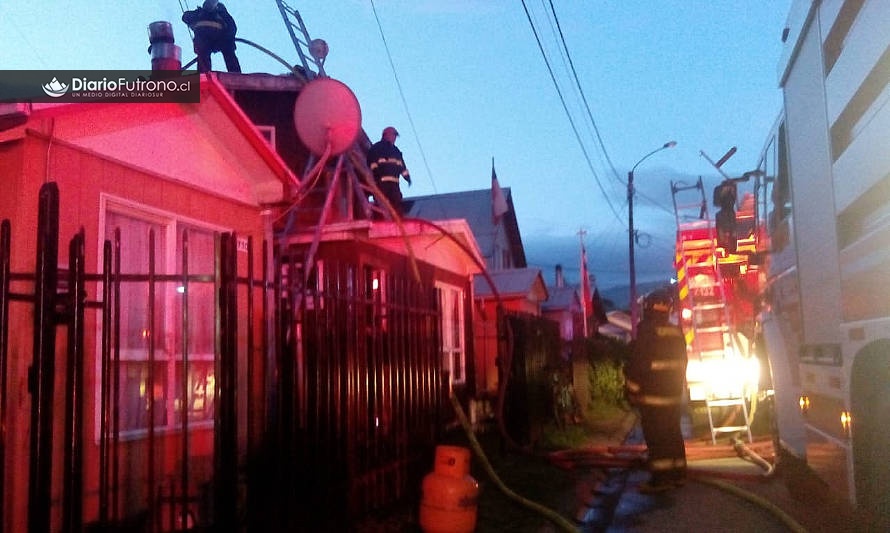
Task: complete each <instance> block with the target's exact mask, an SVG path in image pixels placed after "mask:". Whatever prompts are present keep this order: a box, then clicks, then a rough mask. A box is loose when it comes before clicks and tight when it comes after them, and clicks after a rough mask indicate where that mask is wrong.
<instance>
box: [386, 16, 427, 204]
mask: <svg viewBox="0 0 890 533" xmlns="http://www.w3.org/2000/svg"><path fill="white" fill-rule="evenodd" d="M371 10H372V11H373V12H374V20H376V21H377V29H378V30H379V31H380V39H381V40H382V41H383V48H384V49H385V50H386V57H387V59H388V60H389V66H390V68H391V69H392V76H393V79H394V80H395V82H396V86H397V87H398V89H399V97H401V99H402V105H403V106H404V108H405V115H407V117H408V123H409V124H410V125H411V131H412V132H413V133H414V139H415V141H416V142H417V148H418V149H419V150H420V157H421V159H422V160H423V165H424V167H425V168H426V172H427V174H428V175H429V177H430V184H431V185H432V186H433V191H434V192H435V193H436V194H439V191H438V190H437V188H436V182H435V180H434V179H433V172H432V170H430V165H429V162H428V161H427V158H426V153H425V152H424V150H423V144H421V142H420V136H419V135H417V128H416V127H415V126H414V118H412V116H411V110H410V109H409V107H408V101H407V100H406V99H405V91H404V90H403V89H402V82H401V81H400V80H399V73H398V72H397V71H396V65H395V63H394V62H393V59H392V54H391V53H390V51H389V44H388V43H387V41H386V34H385V33H384V32H383V25H382V24H381V23H380V17H379V16H378V15H377V6H376V5H374V0H371Z"/></svg>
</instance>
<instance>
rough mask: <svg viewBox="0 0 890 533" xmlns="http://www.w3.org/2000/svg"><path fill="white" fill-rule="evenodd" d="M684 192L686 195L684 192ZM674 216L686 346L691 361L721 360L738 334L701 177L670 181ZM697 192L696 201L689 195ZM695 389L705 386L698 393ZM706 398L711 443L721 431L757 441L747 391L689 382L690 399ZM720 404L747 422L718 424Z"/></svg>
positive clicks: (695, 194)
mask: <svg viewBox="0 0 890 533" xmlns="http://www.w3.org/2000/svg"><path fill="white" fill-rule="evenodd" d="M684 193H685V194H684ZM671 195H672V196H673V204H674V214H675V216H676V220H677V254H676V258H675V260H676V263H677V264H676V270H677V281H678V284H679V297H680V304H681V307H682V308H684V309H689V310H690V311H691V312H692V317H691V320H689V321H688V326H687V327H686V328H685V331H684V335H685V337H686V346H687V350H689V357H690V359H691V360H693V359H697V360H698V362H701V363H704V364H707V362H708V361H711V362H713V361H714V360H722V359H724V358H725V357H726V350H727V348H728V347H731V346H733V342H734V340H733V332H732V330H731V322H730V315H729V309H728V306H727V302H726V292H725V286H724V283H723V276H722V273H721V272H720V265H719V261H718V250H717V243H716V230H715V227H714V225H713V222H712V221H711V219H710V216H709V215H708V202H707V200H706V198H705V192H704V186H703V184H702V179H701V177H699V178H698V181H697V182H696V183H695V184H694V185H688V184H683V183H674V182H672V183H671ZM691 195H694V199H693V200H689V196H691ZM693 387H704V389H703V390H700V391H697V392H693V391H692V388H693ZM699 394H701V399H703V400H704V402H705V406H706V409H707V412H708V424H709V426H710V430H711V442H712V443H716V439H717V435H718V434H721V433H732V432H738V431H745V432H747V434H748V441H749V442H750V441H752V440H753V439H752V436H751V427H750V420H749V417H748V407H747V405H746V401H745V391H721V390H715V389H714V388H712V387H710V386H708V385H707V384H692V383H690V397H691V399H698V398H697V397H698V395H699ZM721 407H738V408H739V409H740V411H741V414H742V417H743V418H742V421H743V423H742V424H738V425H720V422H719V421H718V423H717V425H715V420H714V413H713V411H714V410H716V409H719V408H721Z"/></svg>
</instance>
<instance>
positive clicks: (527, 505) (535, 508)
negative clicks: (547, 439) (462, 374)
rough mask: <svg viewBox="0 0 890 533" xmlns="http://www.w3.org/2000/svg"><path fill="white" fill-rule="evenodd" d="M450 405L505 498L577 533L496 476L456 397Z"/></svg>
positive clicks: (542, 506)
mask: <svg viewBox="0 0 890 533" xmlns="http://www.w3.org/2000/svg"><path fill="white" fill-rule="evenodd" d="M451 405H452V406H454V411H455V413H457V418H458V420H460V424H461V426H463V428H464V432H465V433H466V434H467V438H468V439H469V441H470V446H471V447H472V449H473V452H474V453H475V454H476V457H477V458H478V459H479V462H480V463H481V464H482V468H483V469H484V470H485V473H486V474H488V477H490V478H491V480H492V481H493V482H494V484H495V486H497V488H498V489H499V490H500V491H501V492H502V493H504V495H505V496H507V497H508V498H510V499H511V500H513V501H514V502H516V503H518V504H520V505H522V506H523V507H525V508H526V509H530V510H532V511H534V512H536V513H539V514H541V515H543V516H544V518H546V519H547V520H549V521H550V522H552V523H553V525H555V526H557V527H559V528H560V529H561V530H562V531H567V532H570V533H577V531H578V528H577V527H576V526H575V525H574V524H573V523H571V522H570V521H569V520H567V519H566V518H565V517H563V516H562V515H561V514H559V513H557V512H556V511H554V510H553V509H550V508H549V507H547V506H545V505H541V504H540V503H537V502H535V501H532V500H529V499H527V498H524V497H522V496H520V495H519V494H516V493H515V492H513V490H511V489H510V488H509V487H508V486H507V485H505V484H504V482H503V481H502V480H501V478H500V477H499V476H498V474H497V472H495V471H494V467H492V466H491V463H490V462H489V461H488V457H487V456H486V455H485V451H484V450H483V449H482V445H480V444H479V441H478V440H476V434H475V433H474V432H473V428H472V426H471V425H470V421H469V420H467V415H466V414H465V413H464V410H463V407H461V405H460V401H458V399H457V397H455V396H454V395H453V394H452V395H451Z"/></svg>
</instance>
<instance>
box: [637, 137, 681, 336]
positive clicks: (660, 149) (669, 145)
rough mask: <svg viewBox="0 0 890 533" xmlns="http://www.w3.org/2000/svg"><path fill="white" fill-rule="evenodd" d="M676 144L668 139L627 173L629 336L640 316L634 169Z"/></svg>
mask: <svg viewBox="0 0 890 533" xmlns="http://www.w3.org/2000/svg"><path fill="white" fill-rule="evenodd" d="M676 145H677V141H668V142H666V143H664V145H663V146H661V147H660V148H656V149H655V150H652V151H651V152H649V153H648V154H646V155H644V156H643V157H642V159H640V160H639V161H637V162H636V164H635V165H634V166H633V167H631V169H630V171H629V172H628V173H627V227H628V229H627V245H628V268H629V269H630V338H631V339H636V338H637V321H638V320H639V317H640V311H639V308H638V307H637V269H636V264H635V262H634V241H636V234H635V232H634V170H636V168H637V167H638V166H639V165H640V163H642V162H643V161H645V160H646V159H648V158H649V156H651V155H652V154H655V153H657V152H660V151H662V150H664V149H667V148H673V147H674V146H676Z"/></svg>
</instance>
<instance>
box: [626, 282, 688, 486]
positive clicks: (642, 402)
mask: <svg viewBox="0 0 890 533" xmlns="http://www.w3.org/2000/svg"><path fill="white" fill-rule="evenodd" d="M670 310H671V298H670V297H668V296H667V295H665V294H661V293H656V294H654V295H650V296H648V297H646V299H645V300H644V303H643V318H642V320H640V324H639V327H638V329H637V339H636V340H635V341H634V342H633V344H632V346H631V355H630V359H629V360H628V362H627V364H626V365H625V384H626V387H627V393H628V398H629V399H630V401H631V403H633V404H634V405H635V406H636V407H637V409H638V410H639V412H640V425H641V426H642V428H643V436H644V437H645V439H646V446H647V448H648V460H647V467H648V469H649V473H650V477H649V480H648V481H647V482H646V483H643V484H642V485H640V492H644V493H653V492H661V491H665V490H669V489H672V488H674V487H678V486H680V485H682V484H683V483H684V481H685V479H686V447H685V442H684V440H683V433H682V429H681V427H680V418H681V416H682V414H683V408H684V405H683V403H684V402H683V399H684V388H685V381H686V341H685V340H684V338H683V331H682V330H681V329H680V327H679V326H676V325H674V324H672V323H670V322H669V320H668V318H669V317H670Z"/></svg>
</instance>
